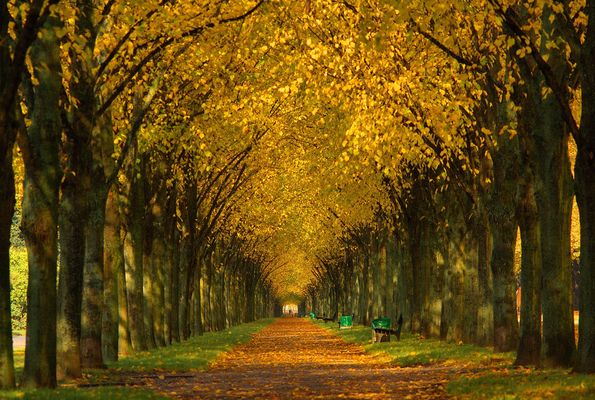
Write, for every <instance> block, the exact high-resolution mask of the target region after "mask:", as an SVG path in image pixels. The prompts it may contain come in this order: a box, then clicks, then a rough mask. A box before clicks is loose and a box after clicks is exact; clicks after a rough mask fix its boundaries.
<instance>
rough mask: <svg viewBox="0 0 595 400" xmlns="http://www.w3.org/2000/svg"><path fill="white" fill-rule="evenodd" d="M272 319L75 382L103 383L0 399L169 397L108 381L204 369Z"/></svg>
mask: <svg viewBox="0 0 595 400" xmlns="http://www.w3.org/2000/svg"><path fill="white" fill-rule="evenodd" d="M272 322H273V319H263V320H260V321H256V322H251V323H248V324H242V325H239V326H236V327H233V328H231V329H229V330H226V331H222V332H214V333H210V332H209V333H205V334H204V335H203V336H197V337H193V338H190V339H189V340H187V341H185V342H182V343H175V344H173V345H171V346H168V347H164V348H159V349H154V350H151V351H146V352H141V353H138V354H135V355H132V356H128V357H122V358H121V359H120V361H118V362H115V363H111V364H109V365H108V369H106V370H90V371H86V374H85V380H84V381H82V382H76V383H77V384H89V383H100V384H102V385H101V386H97V387H74V386H73V387H68V386H67V385H69V383H67V384H65V385H63V387H61V388H58V389H55V390H29V389H27V390H14V391H0V399H7V400H8V399H10V400H12V399H27V400H29V399H30V400H46V399H48V400H52V399H65V400H70V399H73V400H74V399H83V400H86V399H116V400H119V399H122V400H124V399H131V400H145V399H146V400H161V399H166V398H167V397H164V396H162V395H159V394H157V393H155V392H153V391H151V390H148V389H141V388H132V387H125V386H123V387H122V386H109V382H110V381H112V380H113V379H114V378H113V377H114V376H117V375H118V374H126V373H137V372H151V373H167V374H173V373H176V372H183V371H186V372H188V371H196V370H204V369H206V368H207V367H208V366H209V364H210V363H211V362H212V361H214V360H215V358H217V356H218V355H219V354H221V353H223V352H226V351H229V350H231V349H232V348H233V347H234V346H236V345H238V344H240V343H244V342H246V341H248V340H249V339H250V338H251V335H252V334H253V333H256V332H258V331H260V330H261V329H263V328H264V327H265V326H267V325H269V324H270V323H272ZM23 358H24V357H23V352H22V351H20V352H17V353H16V354H15V367H16V369H17V373H18V374H19V375H20V373H21V371H22V368H23ZM103 384H105V386H104V385H103Z"/></svg>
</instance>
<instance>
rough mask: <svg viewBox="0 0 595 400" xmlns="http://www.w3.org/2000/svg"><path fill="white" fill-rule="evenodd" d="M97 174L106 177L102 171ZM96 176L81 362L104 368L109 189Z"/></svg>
mask: <svg viewBox="0 0 595 400" xmlns="http://www.w3.org/2000/svg"><path fill="white" fill-rule="evenodd" d="M95 176H96V177H99V176H101V177H103V176H104V175H103V173H102V172H99V174H98V175H95ZM100 179H101V178H99V179H95V182H97V183H96V185H95V186H94V190H91V191H90V192H89V195H90V198H89V220H88V223H87V226H86V228H85V268H84V271H83V302H82V306H81V363H82V365H83V367H84V368H105V364H104V363H103V356H102V354H101V351H102V349H101V330H102V322H101V314H102V311H103V232H104V225H105V206H106V202H107V192H106V190H105V188H104V187H103V185H101V183H99V182H102V181H103V179H101V180H100Z"/></svg>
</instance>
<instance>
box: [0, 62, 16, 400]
mask: <svg viewBox="0 0 595 400" xmlns="http://www.w3.org/2000/svg"><path fill="white" fill-rule="evenodd" d="M0 68H1V67H0ZM3 159H4V163H3V164H2V165H0V187H2V190H0V390H1V389H11V388H13V387H14V386H15V375H14V361H13V349H12V319H11V315H10V227H11V225H12V216H13V214H14V206H15V187H14V171H13V168H12V146H11V147H10V149H9V151H8V154H6V155H5V157H3Z"/></svg>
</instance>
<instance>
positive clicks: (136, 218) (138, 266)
mask: <svg viewBox="0 0 595 400" xmlns="http://www.w3.org/2000/svg"><path fill="white" fill-rule="evenodd" d="M133 157H136V156H133ZM131 168H132V169H133V171H132V172H131V173H130V174H129V176H130V178H129V179H130V180H131V182H130V193H129V215H128V221H127V225H128V232H127V235H126V241H125V244H124V258H125V262H126V292H127V296H128V315H129V317H130V319H129V321H128V322H129V328H130V339H131V342H132V348H133V350H134V351H136V352H138V351H144V350H147V342H146V336H145V327H144V317H143V303H144V301H143V253H144V252H143V244H144V240H143V224H144V218H145V213H144V198H145V195H144V187H143V185H142V182H139V180H138V179H137V177H136V175H137V171H135V170H134V167H133V166H132V167H131Z"/></svg>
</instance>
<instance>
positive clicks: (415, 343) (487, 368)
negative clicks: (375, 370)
mask: <svg viewBox="0 0 595 400" xmlns="http://www.w3.org/2000/svg"><path fill="white" fill-rule="evenodd" d="M315 323H316V324H318V325H320V326H323V327H325V328H327V329H329V330H331V331H332V332H334V333H336V334H337V335H338V336H340V337H341V338H343V339H344V340H345V341H348V342H354V343H359V344H361V345H362V346H363V347H364V349H365V350H366V351H367V352H369V353H372V354H375V355H378V356H379V357H389V358H390V360H391V362H393V363H394V364H396V365H398V366H401V367H415V366H420V365H443V366H448V365H451V366H453V367H454V371H457V372H456V376H451V378H452V379H451V380H450V382H449V384H448V386H447V391H448V393H449V394H451V395H453V396H455V397H456V398H462V399H536V398H552V399H569V400H570V399H594V398H595V376H594V375H586V374H573V373H570V371H569V370H561V369H535V368H516V367H513V362H514V357H515V354H514V353H494V352H493V349H492V348H490V347H481V346H475V345H469V344H455V343H447V342H444V341H440V340H436V339H422V338H420V336H419V335H411V334H407V333H403V334H402V336H401V341H396V340H395V339H394V337H392V338H391V342H388V343H372V330H371V328H370V327H368V326H362V325H354V327H353V328H352V329H343V330H339V329H338V324H337V323H324V322H321V321H315Z"/></svg>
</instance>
